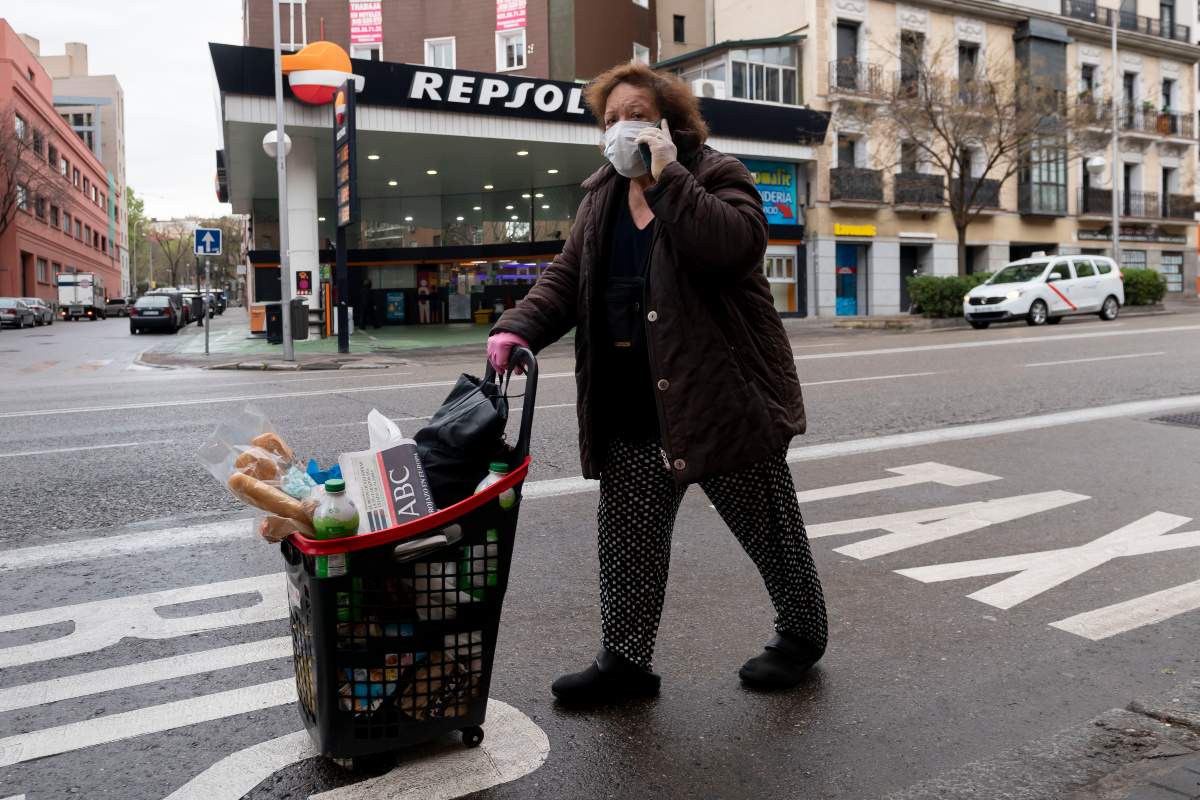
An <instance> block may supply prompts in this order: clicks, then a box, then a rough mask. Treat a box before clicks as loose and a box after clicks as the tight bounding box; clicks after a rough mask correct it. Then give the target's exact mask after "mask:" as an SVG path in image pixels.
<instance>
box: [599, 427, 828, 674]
mask: <svg viewBox="0 0 1200 800" xmlns="http://www.w3.org/2000/svg"><path fill="white" fill-rule="evenodd" d="M700 488H701V489H703V490H704V493H705V494H706V495H707V496H708V499H709V500H710V501H712V504H713V505H714V506H715V507H716V509H717V513H719V514H720V515H721V519H722V520H724V522H725V524H726V525H728V526H729V528H730V530H732V531H733V534H734V536H736V537H737V539H738V541H739V542H740V543H741V545H742V547H743V548H744V549H745V550H746V553H747V554H748V555H749V556H750V559H751V560H752V561H753V562H754V565H755V566H756V567H758V571H759V574H760V575H762V579H763V582H764V583H765V584H766V587H767V592H768V594H770V596H771V602H772V603H773V604H774V606H775V612H776V615H777V616H776V618H775V628H776V630H778V631H779V632H781V633H787V634H790V635H792V636H795V637H798V638H800V639H802V640H804V641H806V642H808V643H809V644H811V645H813V646H814V647H817V648H819V649H821V650H824V648H825V642H826V618H825V600H824V598H823V597H822V595H821V581H820V579H819V578H818V577H817V568H816V565H815V564H814V563H813V558H812V551H811V550H810V549H809V545H808V537H807V536H806V535H805V533H804V520H803V518H802V517H801V516H800V505H799V503H797V501H796V489H795V486H794V484H793V483H792V473H791V471H790V470H789V469H788V466H787V460H786V458H785V451H784V450H780V451H779V452H778V453H776V454H775V455H773V456H771V457H770V458H767V459H765V460H764V461H762V462H760V463H758V464H755V465H754V466H751V467H749V468H747V469H743V470H740V471H738V472H734V473H730V474H727V475H720V476H718V477H715V478H709V479H707V480H704V481H701V483H700ZM686 492H687V487H686V486H677V485H676V484H675V481H674V479H673V478H672V476H671V473H670V470H669V469H668V468H667V466H666V465H665V464H664V463H663V456H662V452H661V450H660V449H659V446H658V443H657V442H653V441H647V442H638V443H633V442H624V441H620V440H618V441H615V442H613V443H611V444H610V445H609V448H608V452H607V454H606V459H605V463H604V470H603V472H602V473H601V477H600V511H599V515H598V523H599V528H600V531H599V551H600V612H601V616H602V618H603V627H604V646H605V647H606V648H607V649H609V650H611V651H613V652H616V653H620V654H621V655H623V656H624V657H625V658H627V659H629V660H630V661H632V662H633V663H635V664H638V665H639V666H642V667H646V668H649V667H650V663H651V660H652V658H653V655H654V640H655V637H656V635H657V633H658V623H659V619H660V618H661V616H662V607H663V595H664V594H665V592H666V588H667V568H668V565H669V563H670V559H671V531H672V528H673V527H674V525H675V515H676V513H677V512H678V511H679V504H680V503H681V502H682V501H683V496H684V494H685V493H686Z"/></svg>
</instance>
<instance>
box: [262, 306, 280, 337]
mask: <svg viewBox="0 0 1200 800" xmlns="http://www.w3.org/2000/svg"><path fill="white" fill-rule="evenodd" d="M266 315H267V344H283V304H282V303H267V311H266Z"/></svg>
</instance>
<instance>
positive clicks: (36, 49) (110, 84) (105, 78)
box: [21, 34, 130, 296]
mask: <svg viewBox="0 0 1200 800" xmlns="http://www.w3.org/2000/svg"><path fill="white" fill-rule="evenodd" d="M21 38H22V39H23V40H24V42H25V44H26V46H27V47H29V49H30V50H31V51H33V54H34V55H35V56H37V57H38V61H39V62H41V64H42V66H43V67H45V69H46V72H47V73H49V75H50V78H51V79H52V80H53V81H54V105H55V106H56V107H57V108H58V111H59V115H60V116H62V118H63V120H64V121H65V122H66V123H67V124H68V125H70V126H71V128H72V130H74V131H75V132H76V133H77V134H78V135H79V137H80V138H81V139H82V140H83V141H84V143H85V144H87V146H88V148H90V149H91V151H92V153H93V154H95V155H96V156H97V157H98V158H99V159H100V161H101V163H102V164H104V167H105V169H107V170H108V182H109V189H108V191H107V193H106V194H107V197H108V207H107V208H106V209H105V211H106V212H107V213H108V215H109V218H110V219H109V234H108V236H109V238H110V240H112V241H115V242H116V243H117V247H118V253H119V256H120V260H121V294H122V295H123V296H127V295H129V293H130V291H129V290H130V279H129V234H128V218H129V214H128V209H127V206H126V192H125V185H126V184H125V93H124V91H123V90H122V89H121V83H120V81H118V80H117V76H115V75H92V74H90V72H89V70H88V52H87V45H86V44H83V43H81V42H67V43H66V45H65V47H64V51H65V52H64V53H63V54H62V55H46V54H43V53H42V52H41V46H40V43H39V42H38V40H37V39H34V38H33V37H32V36H27V35H24V34H23V35H22V36H21Z"/></svg>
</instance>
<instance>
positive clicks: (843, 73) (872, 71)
mask: <svg viewBox="0 0 1200 800" xmlns="http://www.w3.org/2000/svg"><path fill="white" fill-rule="evenodd" d="M829 93H830V94H851V95H860V96H863V97H883V96H885V95H886V94H887V84H886V82H885V81H884V73H883V68H882V67H880V65H878V64H871V63H868V62H866V61H860V60H858V59H856V58H843V59H839V60H837V61H830V62H829Z"/></svg>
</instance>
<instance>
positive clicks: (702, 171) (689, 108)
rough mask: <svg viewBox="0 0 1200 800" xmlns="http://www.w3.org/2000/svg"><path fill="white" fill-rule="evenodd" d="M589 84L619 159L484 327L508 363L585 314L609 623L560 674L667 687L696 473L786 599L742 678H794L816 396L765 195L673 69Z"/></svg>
mask: <svg viewBox="0 0 1200 800" xmlns="http://www.w3.org/2000/svg"><path fill="white" fill-rule="evenodd" d="M586 98H587V102H588V105H589V106H590V108H591V110H592V112H593V114H595V116H596V118H597V119H598V120H600V121H601V126H602V128H603V131H604V134H603V150H604V155H605V156H606V158H607V160H608V162H609V163H607V164H605V165H604V166H602V167H601V168H600V169H599V170H598V171H597V172H596V173H595V174H593V175H592V176H591V177H590V178H588V180H587V181H586V182H585V183H584V188H585V189H586V191H587V194H586V195H585V197H584V199H583V201H582V202H581V204H580V206H579V211H578V214H577V218H576V222H575V225H574V227H573V228H572V229H571V232H570V235H569V238H568V239H567V241H566V243H565V245H564V247H563V251H562V253H561V254H560V255H559V256H558V257H557V258H556V259H555V261H554V263H553V265H552V266H551V267H549V268H548V269H547V270H546V271H545V273H544V274H543V275H542V276H541V278H540V279H539V280H538V282H537V283H536V284H535V285H534V286H533V288H532V289H531V290H530V292H529V294H528V295H527V296H526V297H525V298H523V299H522V300H521V301H520V302H518V303H517V304H516V306H515V307H514V308H511V309H509V310H507V311H505V312H504V314H503V315H502V316H501V317H500V319H499V321H498V322H497V323H496V325H495V327H494V328H493V330H492V332H491V336H490V338H489V340H488V345H487V349H488V358H489V360H490V361H491V363H492V365H493V366H494V367H495V368H496V369H497V371H503V370H504V369H505V368H506V367H507V365H508V361H509V357H510V354H511V351H512V348H513V347H514V346H527V347H530V348H532V349H533V350H534V351H535V352H537V351H540V350H541V349H542V348H545V347H546V346H548V345H550V344H551V343H553V342H555V341H557V340H558V339H559V338H561V337H562V336H563V335H565V334H566V333H567V332H568V331H570V330H571V329H572V328H574V329H575V330H576V334H575V352H576V359H577V365H576V371H575V374H576V380H577V389H578V401H577V408H578V416H579V425H580V437H579V442H580V457H581V459H582V462H583V473H584V476H585V477H587V478H593V479H595V478H598V479H599V481H600V502H599V511H598V519H597V527H598V530H599V535H598V540H599V542H598V550H599V559H600V609H601V619H602V629H603V632H602V646H601V648H600V652H599V655H597V656H596V658H595V660H594V661H593V662H592V664H591V665H589V666H587V667H586V668H585V669H583V670H582V671H580V672H576V673H572V674H568V675H564V676H562V677H560V678H559V679H558V680H556V681H554V683H553V685H552V687H551V690H552V691H553V693H554V694H555V696H556V697H557V698H558V700H559V701H560V702H563V703H577V704H588V703H595V702H620V701H624V700H632V699H636V698H642V697H647V696H653V695H656V694H657V693H658V691H659V687H660V683H661V679H660V677H659V676H658V675H657V674H655V673H654V672H653V671H652V657H653V653H654V643H655V639H656V636H657V632H658V625H659V620H660V617H661V614H662V607H663V600H664V594H665V591H666V584H667V570H668V564H669V560H670V552H671V537H672V528H673V527H674V522H675V516H676V514H677V512H678V509H679V506H680V503H681V501H682V499H683V496H684V493H685V492H686V490H687V488H688V486H689V485H691V484H694V483H698V484H700V487H701V489H702V490H703V491H704V493H705V494H706V495H707V497H708V499H709V500H710V501H711V502H712V504H713V506H714V507H715V508H716V510H717V512H718V513H719V514H720V516H721V518H722V520H723V521H724V522H725V524H726V525H728V526H729V528H730V529H731V530H732V532H733V534H734V535H735V536H736V537H737V539H738V541H739V542H740V543H741V545H742V547H743V548H745V550H746V553H747V554H748V555H749V556H750V558H751V559H752V560H753V562H754V564H755V566H756V567H757V568H758V571H759V573H760V574H761V576H762V579H763V582H764V583H765V584H766V588H767V592H768V594H769V595H770V598H771V601H772V603H773V605H774V607H775V613H776V617H775V625H774V627H775V630H774V634H773V635H772V636H771V637H770V638H769V639H768V641H767V643H766V645H765V648H764V650H763V651H762V652H761V653H759V654H757V655H755V656H753V657H752V658H750V659H749V660H748V661H747V662H746V663H745V664H744V665H743V666H742V667H741V669H740V671H739V676H740V678H741V680H742V681H743V683H745V684H746V685H747V686H750V687H752V688H756V689H765V690H772V689H786V688H789V687H792V686H795V685H796V684H797V683H799V682H800V681H801V680H802V679H803V678H804V676H805V674H806V673H807V672H808V670H809V669H810V668H811V667H812V666H813V665H814V664H815V663H816V662H817V661H818V660H819V659H820V658H821V656H822V655H823V654H824V652H825V647H826V638H827V622H826V613H825V603H824V598H823V596H822V590H821V583H820V580H819V578H818V576H817V571H816V567H815V565H814V563H813V558H812V552H811V550H810V548H809V543H808V538H807V535H806V533H805V529H804V521H803V519H802V517H801V513H800V508H799V504H798V502H797V499H796V491H795V487H794V485H793V481H792V475H791V472H790V470H789V469H788V465H787V461H786V453H787V448H788V445H789V443H790V441H791V439H792V437H793V436H795V435H797V434H801V433H803V432H804V429H805V414H804V402H803V399H802V396H801V389H800V382H799V378H798V377H797V374H796V367H795V362H794V361H793V358H792V350H791V347H790V345H789V342H788V338H787V335H786V333H785V331H784V328H783V324H782V322H781V320H780V318H779V315H778V313H777V312H776V311H775V308H774V306H773V304H772V300H771V292H770V288H769V286H768V284H767V281H766V279H765V278H764V276H763V274H762V269H761V267H762V258H763V253H764V251H765V248H766V245H767V220H766V217H765V215H764V212H763V208H762V200H761V197H760V195H759V193H758V191H757V189H756V188H755V184H754V181H753V179H752V178H751V176H750V173H749V172H748V170H747V169H746V167H745V166H744V165H743V164H742V163H741V162H740V161H738V160H737V159H736V158H733V157H732V156H727V155H724V154H722V153H719V152H717V151H716V150H713V149H712V148H710V147H708V146H706V145H705V139H706V137H707V132H708V131H707V126H706V124H705V122H704V119H703V117H702V116H701V114H700V106H699V101H698V100H697V98H696V97H695V95H693V94H692V91H691V89H690V88H689V87H688V86H687V85H686V84H685V83H684V82H683V81H681V80H680V79H679V78H677V77H675V76H672V75H668V74H664V73H659V72H655V71H653V70H652V69H650V68H649V67H647V66H645V65H643V64H637V63H628V64H621V65H619V66H616V67H614V68H612V69H610V70H609V71H607V72H605V73H604V74H602V75H600V76H599V77H598V78H596V79H595V80H594V81H593V82H592V83H591V84H590V85H589V86H588V89H587V91H586ZM643 146H644V147H643ZM646 150H648V158H647V157H646V156H645V155H643V153H644V152H645V151H646ZM647 161H648V163H647ZM713 591H714V592H719V593H727V592H736V591H738V589H737V587H733V586H723V585H721V586H714V587H713ZM764 627H765V625H764Z"/></svg>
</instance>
